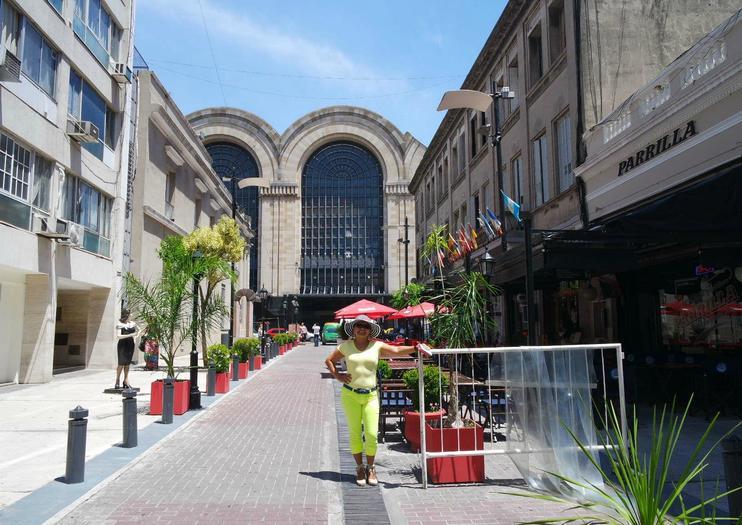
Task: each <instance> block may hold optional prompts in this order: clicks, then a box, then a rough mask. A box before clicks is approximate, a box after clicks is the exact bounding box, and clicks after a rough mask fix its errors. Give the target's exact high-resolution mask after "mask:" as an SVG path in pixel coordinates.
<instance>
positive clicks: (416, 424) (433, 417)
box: [404, 410, 446, 452]
mask: <svg viewBox="0 0 742 525" xmlns="http://www.w3.org/2000/svg"><path fill="white" fill-rule="evenodd" d="M445 415H446V412H445V410H437V411H435V412H425V421H440V420H441V418H442V417H443V416H445ZM404 437H405V439H406V440H407V443H408V444H409V445H410V450H411V451H412V452H418V451H419V450H420V412H414V411H412V410H407V411H405V413H404Z"/></svg>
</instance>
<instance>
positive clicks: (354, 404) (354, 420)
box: [325, 315, 425, 486]
mask: <svg viewBox="0 0 742 525" xmlns="http://www.w3.org/2000/svg"><path fill="white" fill-rule="evenodd" d="M344 329H345V333H346V334H347V335H348V337H350V339H349V340H347V341H345V342H343V343H341V344H340V345H339V346H338V347H337V348H336V349H335V350H334V351H333V352H332V353H331V354H330V355H329V356H328V358H327V359H326V360H325V366H327V369H328V370H329V371H330V374H332V376H333V377H334V378H335V379H337V380H338V381H340V382H341V383H343V389H342V393H341V401H342V405H343V411H344V412H345V417H346V419H347V421H348V431H349V433H350V452H351V454H353V458H354V459H355V461H356V483H357V484H358V485H360V486H363V485H366V484H367V483H368V484H369V485H372V486H375V485H378V483H379V482H378V479H377V478H376V467H375V466H374V461H375V459H376V448H377V433H378V430H379V392H378V390H379V385H378V383H377V382H376V368H377V366H378V363H379V357H398V356H402V355H409V354H411V353H412V352H414V351H415V347H414V346H391V345H388V344H386V343H384V342H383V341H379V340H377V339H376V338H377V337H379V334H380V333H381V327H380V326H379V325H378V323H376V321H374V320H373V319H371V318H370V317H368V316H365V315H359V316H358V317H356V318H355V319H353V320H352V321H348V322H346V323H345V326H344ZM420 350H421V351H423V352H424V351H425V349H424V348H423V349H420ZM341 359H345V363H346V366H347V369H348V371H347V372H345V373H340V372H338V371H337V368H336V367H335V363H337V362H338V361H340V360H341ZM364 452H365V453H366V465H365V466H364V465H363V453H364Z"/></svg>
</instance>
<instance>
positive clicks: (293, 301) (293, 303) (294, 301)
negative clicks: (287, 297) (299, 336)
mask: <svg viewBox="0 0 742 525" xmlns="http://www.w3.org/2000/svg"><path fill="white" fill-rule="evenodd" d="M291 308H292V310H293V315H292V316H291V317H292V319H293V320H294V324H296V316H297V315H299V298H298V297H297V296H294V297H293V298H292V299H291Z"/></svg>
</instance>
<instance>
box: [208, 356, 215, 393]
mask: <svg viewBox="0 0 742 525" xmlns="http://www.w3.org/2000/svg"><path fill="white" fill-rule="evenodd" d="M206 395H207V396H215V395H216V368H215V367H214V361H209V370H208V372H207V373H206Z"/></svg>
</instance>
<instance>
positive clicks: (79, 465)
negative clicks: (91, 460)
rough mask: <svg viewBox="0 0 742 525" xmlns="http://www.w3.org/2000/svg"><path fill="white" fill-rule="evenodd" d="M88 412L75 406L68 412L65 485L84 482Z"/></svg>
mask: <svg viewBox="0 0 742 525" xmlns="http://www.w3.org/2000/svg"><path fill="white" fill-rule="evenodd" d="M87 417H88V410H87V409H85V408H83V407H81V406H80V405H77V406H76V407H75V408H73V409H72V410H70V420H69V422H68V425H67V466H66V469H65V473H64V482H65V483H82V482H83V481H85V444H86V441H87V431H88V420H87Z"/></svg>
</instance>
